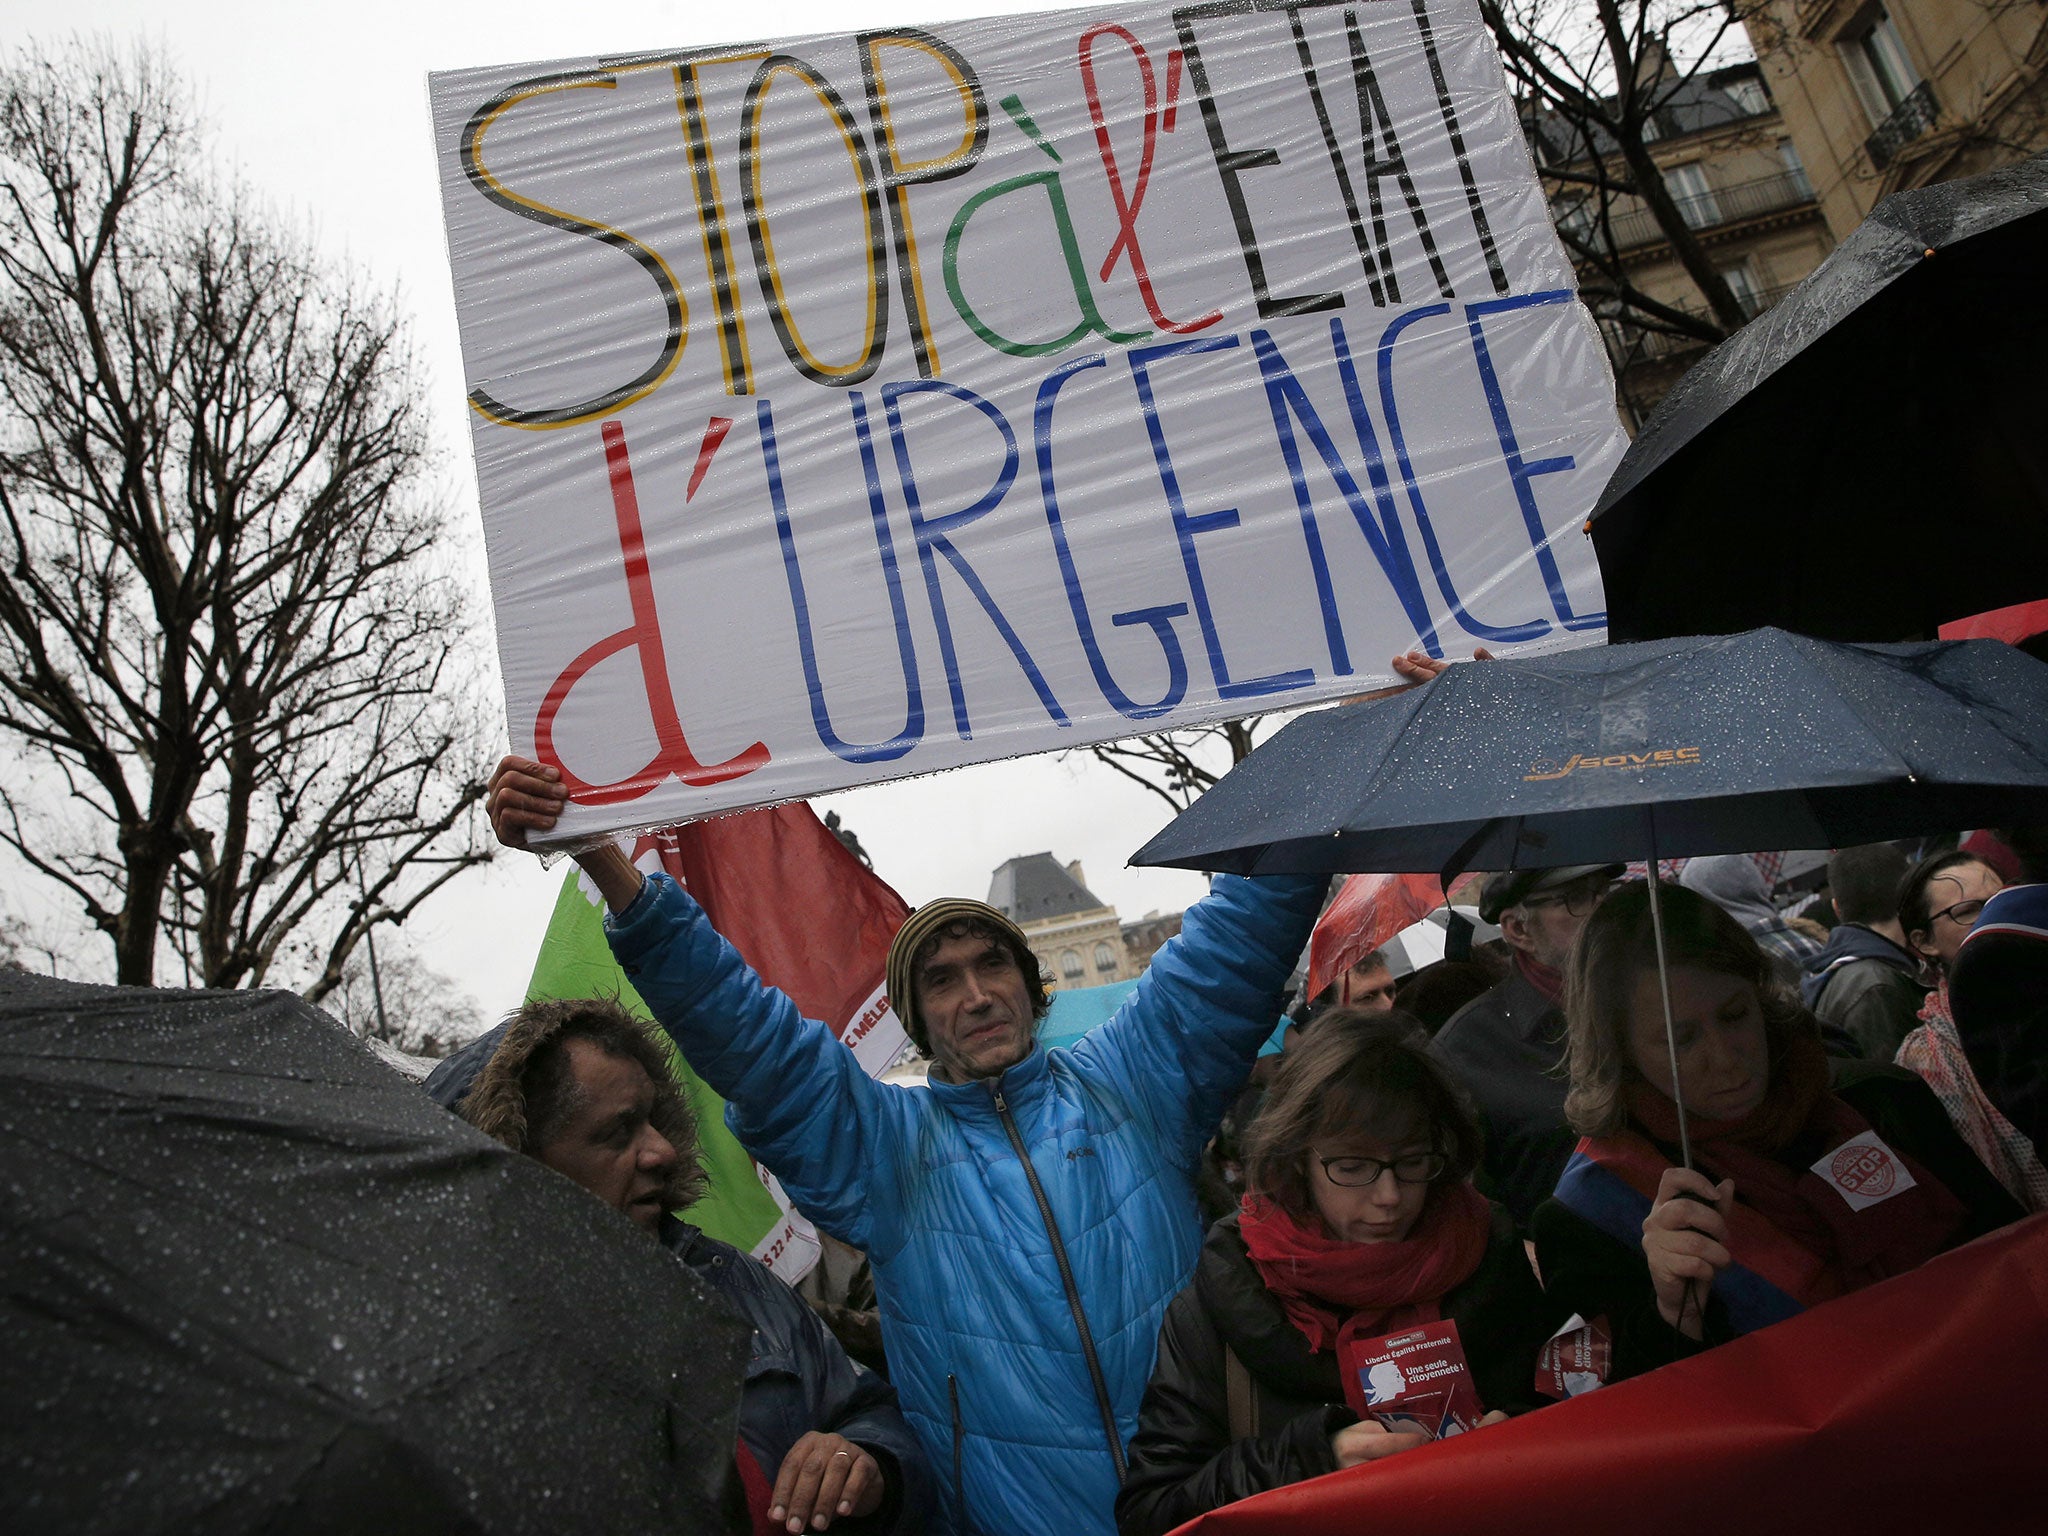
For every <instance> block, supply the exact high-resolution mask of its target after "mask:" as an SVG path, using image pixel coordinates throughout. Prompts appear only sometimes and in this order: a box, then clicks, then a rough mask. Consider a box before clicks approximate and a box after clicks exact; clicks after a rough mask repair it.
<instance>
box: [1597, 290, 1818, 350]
mask: <svg viewBox="0 0 2048 1536" xmlns="http://www.w3.org/2000/svg"><path fill="white" fill-rule="evenodd" d="M1798 286H1799V285H1798V284H1797V283H1778V284H1774V285H1773V286H1771V287H1769V288H1760V289H1755V290H1753V291H1750V292H1747V293H1744V292H1741V291H1738V292H1737V293H1736V295H1735V299H1736V302H1737V303H1739V304H1741V306H1742V309H1743V313H1744V314H1746V315H1747V316H1748V317H1749V318H1750V319H1752V320H1754V319H1755V318H1756V317H1757V316H1758V315H1760V314H1762V313H1763V312H1764V311H1765V310H1767V309H1769V308H1770V307H1771V306H1772V305H1773V304H1776V303H1777V302H1778V300H1780V299H1782V298H1783V297H1785V295H1786V294H1788V293H1790V292H1791V291H1792V290H1793V289H1794V288H1796V287H1798ZM1674 308H1677V309H1681V310H1684V311H1685V312H1686V313H1687V314H1692V315H1698V316H1700V317H1701V318H1702V319H1705V318H1707V317H1708V315H1710V314H1711V311H1710V310H1709V309H1708V308H1707V306H1706V303H1705V301H1704V300H1700V299H1693V300H1691V301H1689V302H1681V303H1679V304H1677V305H1675V306H1674ZM1603 329H1604V330H1606V332H1607V335H1608V338H1609V342H1610V351H1611V353H1612V355H1613V356H1614V360H1615V366H1616V367H1617V368H1622V367H1626V366H1627V365H1628V364H1629V363H1630V362H1631V361H1634V360H1636V359H1645V360H1652V361H1655V360H1660V359H1663V358H1667V357H1675V356H1677V355H1678V354H1680V353H1684V352H1704V351H1705V350H1706V349H1707V348H1708V347H1709V346H1711V345H1712V343H1711V342H1705V341H1701V340H1700V339H1699V338H1697V337H1694V336H1674V335H1672V334H1670V333H1669V332H1667V331H1646V330H1640V329H1638V328H1637V327H1634V326H1629V325H1623V324H1619V323H1616V322H1613V321H1609V322H1607V324H1606V325H1605V326H1603Z"/></svg>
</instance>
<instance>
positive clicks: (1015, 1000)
mask: <svg viewBox="0 0 2048 1536" xmlns="http://www.w3.org/2000/svg"><path fill="white" fill-rule="evenodd" d="M915 981H916V986H917V1010H918V1014H919V1016H920V1017H921V1018H922V1019H923V1020H924V1028H925V1036H926V1038H927V1040H929V1042H930V1044H931V1048H932V1062H933V1070H934V1075H935V1076H937V1077H938V1078H939V1080H940V1081H941V1082H953V1083H966V1082H972V1081H974V1080H976V1079H977V1078H986V1077H996V1076H998V1075H1000V1074H1001V1073H1003V1072H1005V1071H1007V1070H1009V1069H1010V1068H1011V1067H1014V1066H1015V1065H1016V1064H1017V1063H1018V1062H1020V1061H1022V1060H1023V1059H1024V1058H1025V1057H1026V1056H1029V1055H1030V1054H1031V1040H1032V1031H1033V1025H1034V1023H1035V1022H1036V1021H1035V1020H1034V1019H1033V1018H1032V1017H1031V989H1030V987H1029V986H1028V985H1027V984H1026V982H1025V980H1024V973H1023V972H1022V971H1021V970H1019V969H1018V968H1017V962H1016V960H1015V959H1014V958H1013V957H1012V956H1011V954H1010V951H1009V948H1008V946H1006V945H1003V944H999V943H997V942H996V941H995V940H994V939H991V938H985V937H984V936H982V935H981V934H978V933H969V934H964V935H962V936H961V937H959V938H954V939H941V940H940V941H939V944H938V948H936V949H934V950H933V951H932V953H931V954H930V956H929V957H927V958H926V959H925V961H924V962H923V964H921V965H919V966H918V968H917V975H916V978H915Z"/></svg>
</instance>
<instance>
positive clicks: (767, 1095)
mask: <svg viewBox="0 0 2048 1536" xmlns="http://www.w3.org/2000/svg"><path fill="white" fill-rule="evenodd" d="M561 799H562V797H561V792H560V789H559V787H558V785H557V784H556V782H555V781H554V780H553V779H552V777H551V775H550V773H549V771H548V770H544V769H542V768H540V767H538V766H537V765H535V764H532V763H527V762H524V761H522V760H520V759H516V758H507V759H506V760H505V761H504V762H503V763H501V764H500V765H499V768H498V772H497V773H496V774H495V775H494V776H493V779H492V787H491V794H490V802H489V803H490V807H491V813H492V818H493V821H494V823H495V824H496V826H497V830H498V833H499V836H500V838H501V839H503V840H504V841H506V842H508V843H511V844H513V845H514V846H517V845H519V844H521V843H522V842H523V841H524V834H525V831H526V830H527V829H538V830H544V829H545V828H547V827H549V826H551V825H552V824H553V821H554V813H555V812H556V811H557V810H559V809H560V805H561ZM579 860H580V862H582V864H583V866H584V868H585V870H586V872H587V873H589V875H590V876H591V878H592V879H593V881H594V882H595V883H596V885H597V887H598V890H599V891H600V892H601V893H602V894H603V896H604V898H605V902H606V905H607V906H608V907H609V908H610V909H611V912H612V914H613V915H612V916H611V917H610V918H608V919H607V922H606V928H607V932H608V933H609V934H610V937H611V943H612V950H613V953H614V954H615V955H616V956H617V957H618V960H619V963H620V964H621V966H623V967H624V969H625V971H626V973H627V974H628V975H629V976H631V977H632V978H633V984H634V986H635V987H637V988H638V989H639V991H640V994H641V996H642V997H643V998H644V999H645V1000H646V1001H647V1004H648V1006H649V1007H650V1008H651V1009H652V1010H653V1011H654V1015H655V1017H656V1018H657V1019H659V1020H660V1021H661V1023H662V1025H663V1026H664V1027H665V1028H666V1029H667V1030H668V1031H669V1033H670V1034H671V1035H672V1036H673V1037H674V1039H675V1041H676V1044H677V1046H678V1047H679V1048H680V1049H681V1050H682V1052H683V1055H684V1056H685V1057H686V1058H687V1059H688V1061H689V1062H690V1065H691V1066H692V1067H693V1068H694V1069H695V1070H696V1071H697V1073H698V1074H699V1075H700V1076H702V1077H703V1078H704V1080H705V1081H706V1082H708V1083H709V1084H711V1086H712V1087H713V1088H715V1089H716V1090H717V1091H718V1092H719V1093H721V1094H723V1095H724V1096H725V1098H726V1100H727V1101H728V1108H727V1111H726V1117H727V1121H728V1123H729V1124H730V1125H731V1127H732V1130H733V1133H734V1134H735V1135H736V1136H737V1137H738V1138H739V1140H740V1142H741V1144H742V1145H744V1146H745V1147H746V1148H747V1149H748V1150H749V1151H751V1152H752V1153H753V1154H754V1156H756V1157H757V1158H759V1159H760V1160H761V1162H762V1163H764V1164H765V1165H766V1166H767V1167H769V1168H770V1169H772V1170H773V1171H774V1172H775V1174H776V1176H777V1177H778V1178H780V1179H781V1180H782V1184H783V1187H784V1188H785V1189H786V1190H788V1192H789V1194H790V1197H791V1198H792V1199H793V1200H794V1201H795V1202H796V1204H797V1205H798V1206H799V1207H800V1208H801V1209H802V1210H803V1212H804V1214H805V1215H807V1216H808V1217H810V1219H811V1220H812V1221H814V1222H816V1223H817V1224H818V1226H820V1227H822V1228H823V1229H824V1230H825V1231H827V1232H830V1233H831V1234H832V1235H833V1236H835V1237H838V1238H840V1239H842V1240H843V1241H845V1242H848V1243H851V1244H853V1245H854V1246H855V1247H858V1248H861V1249H864V1250H866V1252H867V1254H868V1256H869V1258H870V1260H871V1261H872V1263H873V1265H874V1271H875V1285H876V1290H877V1292H878V1294H879V1297H880V1303H881V1313H882V1333H883V1339H884V1341H885V1343H886V1345H887V1347H888V1353H889V1365H890V1374H891V1376H892V1378H893V1379H894V1381H895V1384H896V1386H897V1389H898V1391H899V1392H900V1394H901V1398H902V1405H903V1409H904V1413H905V1415H906V1416H907V1417H908V1418H909V1420H910V1423H911V1426H912V1428H913V1429H914V1430H915V1431H916V1433H917V1436H918V1438H919V1440H920V1442H921V1443H922V1444H923V1446H924V1448H925V1451H926V1453H927V1455H928V1457H929V1458H930V1460H931V1462H932V1464H933V1466H934V1468H935V1470H936V1471H937V1472H938V1474H939V1479H940V1482H941V1485H942V1488H943V1492H942V1495H941V1501H940V1503H941V1518H942V1519H943V1520H944V1521H946V1522H947V1524H948V1525H949V1526H950V1527H951V1528H952V1529H954V1530H955V1531H959V1532H962V1533H965V1532H967V1531H978V1532H984V1533H990V1536H995V1533H1005V1536H1007V1533H1013V1532H1014V1533H1017V1536H1027V1533H1028V1536H1083V1533H1089V1532H1100V1533H1104V1536H1107V1533H1109V1532H1111V1531H1113V1530H1114V1529H1115V1521H1114V1517H1113V1506H1114V1503H1115V1499H1116V1492H1117V1487H1118V1481H1119V1477H1120V1475H1121V1469H1122V1460H1123V1447H1124V1444H1125V1443H1126V1442H1127V1441H1128V1440H1129V1438H1130V1436H1131V1434H1132V1433H1133V1432H1134V1430H1135V1429H1136V1426H1137V1414H1138V1401H1139V1399H1140V1397H1141V1396H1142V1395H1143V1393H1144V1388H1145V1382H1146V1380H1147V1379H1148V1377H1149V1376H1150V1373H1151V1369H1152V1360H1153V1354H1154V1352H1155V1350H1156V1348H1157V1345H1158V1339H1159V1322H1160V1318H1161V1316H1162V1315H1163V1314H1164V1312H1165V1309H1166V1305H1167V1303H1168V1302H1169V1301H1171V1300H1172V1299H1173V1297H1174V1295H1175V1294H1176V1293H1177V1292H1178V1291H1179V1290H1180V1288H1181V1287H1182V1286H1183V1285H1184V1284H1185V1283H1186V1281H1187V1278H1188V1275H1189V1273H1190V1271H1191V1270H1192V1268H1193V1266H1194V1261H1195V1257H1196V1254H1197V1251H1198V1249H1199V1247H1200V1240H1201V1224H1200V1219H1199V1217H1198V1215H1197V1213H1196V1206H1195V1197H1194V1173H1195V1169H1196V1165H1197V1162H1198V1160H1199V1158H1200V1156H1201V1152H1202V1148H1203V1145H1204V1144H1205V1143H1206V1142H1207V1140H1208V1138H1209V1137H1210V1135H1212V1134H1213V1133H1214V1131H1215V1128H1216V1124H1217V1122H1218V1120H1219V1119H1220V1118H1221V1116H1222V1114H1223V1111H1224V1110H1225V1108H1227V1107H1228V1105H1229V1104H1230V1102H1231V1099H1232V1097H1233V1096H1234V1095H1235V1094H1236V1093H1237V1091H1238V1089H1239V1088H1240V1087H1241V1086H1242V1085H1243V1083H1244V1080H1245V1077H1246V1075H1247V1073H1248V1072H1249V1071H1250V1068H1251V1064H1252V1060H1253V1057H1254V1056H1255V1054H1256V1053H1257V1051H1258V1048H1259V1045H1260V1043H1261V1042H1262V1041H1264V1040H1265V1039H1266V1037H1267V1036H1268V1035H1270V1034H1271V1033H1272V1030H1273V1025H1274V1022H1275V1020H1276V1019H1277V1018H1278V1016H1279V1010H1280V1002H1281V990H1282V988H1283V986H1284V985H1285V983H1286V979H1287V977H1288V974H1289V973H1290V971H1291V970H1292V968H1293V966H1294V962H1295V960H1296V958H1297V956H1299V954H1300V953H1301V949H1302V946H1303V944H1304V943H1305V942H1306V940H1307V938H1308V933H1309V930H1310V928H1311V926H1312V925H1313V924H1314V922H1315V918H1316V914H1317V912H1318V910H1319V909H1320V906H1321V901H1322V895H1323V891H1324V888H1325V885H1326V883H1327V882H1326V881H1325V880H1324V879H1323V878H1322V877H1320V876H1317V877H1310V878H1301V879H1285V880H1280V879H1274V880H1240V879H1237V878H1234V877H1228V876H1225V877H1219V878H1218V879H1217V880H1216V882H1215V884H1214V886H1213V887H1212V889H1211V891H1210V894H1209V895H1208V897H1207V898H1206V899H1205V900H1203V901H1202V902H1200V903H1198V904H1197V905H1196V906H1194V907H1193V908H1191V909H1190V910H1189V911H1188V913H1187V915H1186V918H1185V920H1184V923H1183V927H1182V930H1181V934H1180V937H1179V938H1177V939H1175V940H1174V941H1173V942H1171V943H1170V944H1168V945H1167V947H1166V948H1165V949H1163V950H1161V951H1160V953H1159V954H1158V956H1157V957H1156V958H1155V959H1154V960H1153V962H1152V966H1151V968H1150V970H1149V971H1148V972H1147V973H1146V975H1145V977H1144V979H1143V980H1142V981H1140V982H1139V984H1138V988H1137V990H1136V992H1135V993H1134V994H1133V995H1132V996H1131V998H1130V999H1129V1000H1128V1001H1127V1002H1126V1003H1125V1005H1124V1007H1123V1009H1122V1010H1121V1011H1120V1012H1119V1013H1118V1015H1117V1016H1116V1017H1115V1018H1114V1019H1112V1020H1111V1021H1110V1022H1109V1023H1107V1024H1105V1025H1103V1026H1102V1027H1101V1028H1100V1029H1098V1030H1096V1031H1094V1032H1093V1033H1092V1034H1090V1035H1089V1036H1088V1037H1087V1038H1086V1039H1084V1040H1083V1041H1082V1042H1081V1043H1080V1044H1079V1045H1077V1046H1075V1047H1074V1048H1072V1049H1071V1050H1064V1049H1063V1050H1053V1051H1047V1050H1045V1049H1044V1048H1042V1047H1041V1046H1039V1045H1038V1044H1037V1041H1036V1039H1035V1026H1036V1023H1037V1019H1038V1017H1039V1016H1040V1015H1042V1013H1043V1007H1044V983H1043V980H1042V979H1041V978H1040V977H1039V976H1038V974H1037V967H1036V965H1035V963H1034V962H1033V961H1032V960H1031V955H1030V950H1029V948H1028V947H1027V946H1026V944H1025V943H1024V938H1023V935H1022V934H1021V933H1020V932H1018V930H1017V929H1016V927H1015V926H1014V925H1013V924H1011V923H1010V922H1009V921H1008V920H1007V919H1005V918H1004V917H1002V916H1001V914H999V913H997V912H995V911H994V909H992V908H988V907H984V906H982V905H981V903H979V902H958V901H954V902H939V903H933V904H932V905H931V906H928V907H925V908H921V909H920V910H919V911H918V912H917V913H914V914H913V915H912V916H911V918H910V919H909V920H908V921H907V922H906V923H905V925H904V931H903V933H902V934H900V935H899V936H898V941H897V944H896V946H895V948H894V950H892V952H891V957H890V965H889V979H890V988H889V991H890V996H891V998H892V999H895V1000H897V1007H898V1011H899V1013H901V1014H902V1015H903V1018H904V1022H905V1024H906V1026H907V1027H908V1028H909V1029H910V1030H911V1032H912V1035H913V1037H914V1038H916V1039H918V1040H919V1042H920V1044H922V1045H924V1046H925V1047H926V1049H927V1051H928V1053H929V1054H930V1056H931V1057H932V1061H933V1069H932V1081H931V1085H930V1086H929V1087H927V1088H922V1089H906V1088H900V1087H893V1086H889V1085H885V1084H882V1083H878V1082H875V1081H874V1080H873V1079H871V1078H869V1077H868V1076H867V1074H866V1073H865V1072H863V1071H862V1070H861V1068H860V1065H859V1064H858V1063H857V1062H856V1061H855V1060H854V1057H853V1053H852V1052H850V1051H848V1050H846V1049H845V1048H844V1047H842V1046H841V1045H840V1044H839V1043H838V1041H837V1040H836V1039H834V1037H833V1035H832V1033H831V1031H830V1030H829V1029H827V1028H826V1027H825V1026H824V1025H823V1024H820V1023H818V1022H817V1021H815V1020H809V1019H805V1018H803V1017H801V1016H800V1015H799V1014H798V1012H797V1010H796V1007H795V1005H794V1004H792V1003H791V1002H790V1001H789V1000H788V999H787V998H786V997H784V996H783V995H782V994H781V993H779V992H776V991H774V990H772V989H770V988H767V987H765V986H764V985H763V984H762V983H761V981H760V980H759V978H758V977H756V976H755V975H754V973H753V972H752V971H751V970H749V969H748V968H747V966H746V963H745V962H744V961H743V960H742V959H741V958H740V957H739V955H738V954H737V953H736V952H735V951H734V950H733V949H732V947H731V946H730V945H728V944H727V943H726V942H725V941H724V940H723V939H721V938H720V937H719V936H718V934H717V933H716V932H714V931H713V930H712V928H711V926H710V924H709V922H708V921H707V920H706V919H705V917H704V914H703V912H702V910H701V909H700V908H699V907H698V906H697V904H696V903H695V902H694V901H692V900H691V899H690V897H689V896H688V895H687V894H685V893H684V891H683V890H682V889H681V888H680V887H679V886H677V885H676V884H675V882H674V881H672V880H670V879H668V878H667V877H666V876H662V875H656V876H652V877H649V878H647V879H645V880H643V878H642V876H641V875H640V872H639V871H638V870H636V869H634V868H633V866H632V865H631V864H630V863H628V862H627V860H626V858H625V856H624V855H623V854H622V853H620V852H619V851H618V850H617V849H616V848H614V847H611V846H609V845H607V846H606V847H603V848H599V849H596V850H593V851H592V852H590V853H586V854H582V855H579ZM906 1004H907V1006H906Z"/></svg>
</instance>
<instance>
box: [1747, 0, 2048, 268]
mask: <svg viewBox="0 0 2048 1536" xmlns="http://www.w3.org/2000/svg"><path fill="white" fill-rule="evenodd" d="M1745 26H1746V27H1747V30H1748V32H1749V38H1750V42H1751V45H1752V46H1753V47H1754V48H1755V50H1756V54H1757V57H1758V59H1759V60H1760V61H1761V62H1762V65H1763V69H1764V74H1765V78H1766V79H1767V80H1768V81H1769V83H1770V88H1771V93H1772V95H1773V96H1774V97H1775V98H1776V100H1777V103H1778V109H1779V112H1780V114H1781V115H1782V118H1783V121H1784V127H1785V131H1786V133H1787V134H1788V135H1789V136H1790V138H1791V140H1792V142H1793V143H1794V144H1795V145H1796V146H1797V147H1798V152H1799V156H1800V159H1801V161H1802V162H1803V163H1804V164H1805V166H1806V169H1807V174H1808V175H1809V177H1810V178H1811V179H1812V182H1813V186H1814V190H1815V195H1816V197H1817V198H1818V200H1819V204H1820V208H1821V211H1822V215H1823V217H1824V218H1825V219H1826V221H1827V226H1828V229H1829V231H1830V232H1831V233H1832V234H1833V236H1834V238H1835V239H1836V240H1840V239H1842V238H1843V237H1845V236H1846V235H1847V234H1848V233H1849V231H1850V230H1852V229H1854V228H1855V227H1856V226H1857V224H1859V223H1860V222H1861V221H1862V220H1863V217H1864V216H1865V215H1866V214H1868V213H1869V212H1870V210H1871V208H1872V207H1873V206H1875V204H1876V203H1877V200H1878V199H1879V198H1881V197H1884V196H1886V195H1887V194H1889V193H1892V192H1897V191H1900V190H1903V189H1904V188H1907V187H1921V186H1926V185H1928V184H1930V183H1932V182H1937V181H1951V180H1954V179H1956V178H1958V177H1963V176H1975V175H1978V174H1980V173H1982V172H1984V171H1988V170H1991V169H1993V168H1995V167H1997V166H2001V165H2011V164H2013V163H2014V162H2016V161H2019V160H2023V159H2025V158H2026V157H2027V156H2029V155H2031V154H2036V153H2038V152H2040V151H2041V150H2042V149H2044V148H2048V79H2044V67H2048V6H2044V5H2042V4H2040V3H2038V0H1762V4H1761V8H1760V9H1758V10H1757V11H1755V12H1754V13H1753V14H1752V15H1750V16H1749V17H1748V18H1747V19H1746V21H1745Z"/></svg>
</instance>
